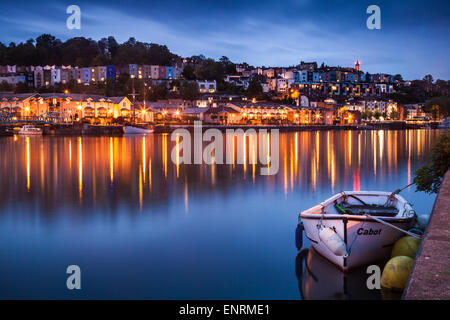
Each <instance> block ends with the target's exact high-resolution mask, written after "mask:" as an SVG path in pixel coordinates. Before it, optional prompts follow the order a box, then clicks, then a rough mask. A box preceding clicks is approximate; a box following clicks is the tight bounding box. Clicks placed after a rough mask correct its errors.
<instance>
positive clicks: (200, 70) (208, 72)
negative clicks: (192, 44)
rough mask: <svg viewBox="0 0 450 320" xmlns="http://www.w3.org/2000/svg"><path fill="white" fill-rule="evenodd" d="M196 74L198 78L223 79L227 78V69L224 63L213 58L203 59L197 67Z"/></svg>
mask: <svg viewBox="0 0 450 320" xmlns="http://www.w3.org/2000/svg"><path fill="white" fill-rule="evenodd" d="M195 75H196V77H197V79H202V80H216V81H217V82H219V81H223V79H224V78H225V69H224V67H223V65H222V63H220V62H217V61H214V60H213V59H207V60H203V61H202V62H201V63H200V64H199V65H198V66H197V67H196V68H195Z"/></svg>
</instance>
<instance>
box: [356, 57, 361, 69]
mask: <svg viewBox="0 0 450 320" xmlns="http://www.w3.org/2000/svg"><path fill="white" fill-rule="evenodd" d="M355 70H356V71H361V62H359V60H356V62H355Z"/></svg>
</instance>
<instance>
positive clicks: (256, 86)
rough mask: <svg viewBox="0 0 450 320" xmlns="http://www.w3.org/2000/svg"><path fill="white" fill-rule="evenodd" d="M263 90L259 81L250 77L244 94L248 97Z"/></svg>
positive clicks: (254, 95)
mask: <svg viewBox="0 0 450 320" xmlns="http://www.w3.org/2000/svg"><path fill="white" fill-rule="evenodd" d="M262 92H263V89H262V86H261V83H259V81H258V80H256V79H252V80H251V81H250V83H249V84H248V87H247V91H246V94H247V96H248V97H251V98H254V97H256V96H258V95H259V94H261V93H262Z"/></svg>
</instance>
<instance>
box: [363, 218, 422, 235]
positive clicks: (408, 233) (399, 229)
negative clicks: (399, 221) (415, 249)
mask: <svg viewBox="0 0 450 320" xmlns="http://www.w3.org/2000/svg"><path fill="white" fill-rule="evenodd" d="M366 217H368V218H370V219H373V220H375V221H377V222H379V223H382V224H384V225H386V226H389V227H391V228H394V229H396V230H398V231H401V232H403V233H406V234H407V235H408V236H411V237H414V238H417V239H420V240H422V237H421V236H419V235H418V234H415V233H412V232H409V231H406V230H403V229H401V228H399V227H397V226H394V225H393V224H391V223H389V222H386V221H384V220H382V219H379V218H377V217H374V216H371V215H370V214H368V213H366Z"/></svg>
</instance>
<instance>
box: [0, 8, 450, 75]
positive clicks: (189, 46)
mask: <svg viewBox="0 0 450 320" xmlns="http://www.w3.org/2000/svg"><path fill="white" fill-rule="evenodd" d="M77 2H78V3H79V5H80V7H81V11H82V22H81V23H82V29H81V30H68V29H67V28H66V27H65V20H66V18H67V16H68V15H67V14H66V12H65V9H66V7H65V5H63V4H61V3H60V4H55V3H53V2H50V1H49V2H47V1H41V2H39V3H26V1H25V2H22V1H21V2H18V3H15V2H12V1H11V2H10V3H9V4H6V2H5V3H2V4H1V5H0V10H1V12H4V14H2V15H1V16H0V27H2V30H5V31H4V33H3V35H2V40H3V41H5V40H6V41H7V42H9V41H16V42H19V41H25V40H26V39H29V38H31V37H36V36H38V35H40V34H42V33H51V34H54V35H55V36H57V37H58V38H61V39H63V40H65V39H67V38H70V37H75V36H85V37H90V38H93V39H100V38H103V37H107V36H109V35H112V36H114V37H115V38H116V39H117V40H118V41H120V42H122V41H126V40H128V38H129V37H135V38H136V39H137V40H139V41H145V42H154V43H159V44H165V45H167V46H168V48H169V49H170V50H171V51H173V52H174V53H177V54H179V55H182V56H190V55H197V54H204V55H206V56H209V57H213V58H219V57H220V56H222V55H226V56H228V57H229V58H230V59H232V60H233V61H236V62H241V61H246V62H248V63H250V64H253V65H266V66H269V65H273V66H288V65H294V64H297V63H299V62H300V61H301V60H304V61H307V60H315V61H318V62H319V63H321V62H322V61H323V62H325V63H326V64H328V65H341V66H350V65H352V64H353V62H354V61H355V60H356V59H359V60H361V61H362V62H363V69H364V70H366V71H369V72H386V73H401V74H403V76H404V78H421V77H423V75H425V74H426V73H432V74H433V75H434V76H435V78H439V77H440V78H445V79H448V78H449V73H450V70H449V67H448V59H447V52H448V51H449V50H448V49H449V48H450V47H449V42H448V39H447V38H448V36H447V34H448V33H449V32H450V27H449V23H448V15H449V14H448V13H449V7H450V6H449V4H448V2H442V3H441V4H439V5H438V6H430V5H428V4H423V3H422V2H420V1H415V0H412V1H410V2H408V5H402V4H401V3H398V2H396V3H392V2H386V1H379V2H380V7H381V10H382V29H381V30H379V31H370V30H368V29H367V28H366V27H365V19H366V18H367V15H366V13H365V8H366V7H367V5H369V4H370V1H366V0H363V1H360V2H357V3H354V2H351V3H350V2H347V1H320V2H319V1H307V0H301V1H295V0H292V1H291V0H289V1H282V2H281V1H268V0H260V1H214V2H212V1H206V0H200V1H177V0H172V1H170V2H158V1H145V2H143V1H134V0H128V1H127V2H117V1H116V2H114V1H99V2H96V3H95V4H92V3H91V2H87V1H77ZM446 18H447V19H446ZM3 26H8V28H4V27H3Z"/></svg>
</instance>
